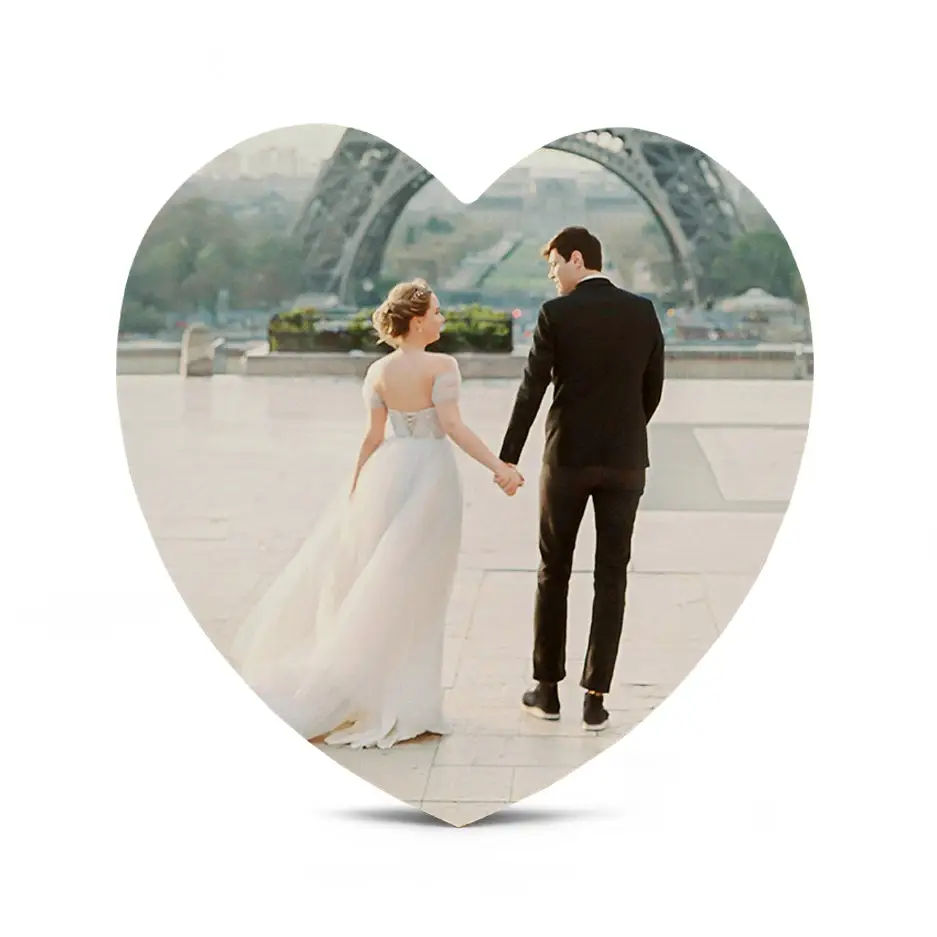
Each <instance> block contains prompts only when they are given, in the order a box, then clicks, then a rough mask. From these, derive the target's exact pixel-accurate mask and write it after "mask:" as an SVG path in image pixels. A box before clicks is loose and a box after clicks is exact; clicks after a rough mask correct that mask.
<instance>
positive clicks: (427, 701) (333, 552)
mask: <svg viewBox="0 0 937 937" xmlns="http://www.w3.org/2000/svg"><path fill="white" fill-rule="evenodd" d="M461 536H462V486H461V480H460V476H459V471H458V466H457V464H456V461H455V456H454V452H453V449H452V446H451V444H450V442H449V440H448V439H414V438H409V437H403V438H398V437H390V438H389V439H387V440H386V441H385V442H384V443H383V444H382V445H381V447H380V448H379V449H378V450H377V452H375V453H374V455H372V456H371V458H370V459H369V460H368V461H367V463H366V464H365V466H364V468H363V469H362V471H361V474H360V476H359V479H358V485H357V488H356V490H355V493H354V495H353V496H352V497H351V498H350V499H349V497H348V494H347V489H345V490H344V491H343V492H340V493H339V494H338V496H337V497H336V499H335V502H334V503H333V504H332V506H331V507H330V509H329V510H328V512H327V513H326V515H325V516H324V517H322V518H321V519H320V520H319V522H318V523H317V524H316V526H315V528H314V529H313V531H312V533H311V534H310V536H309V538H308V539H307V540H306V541H305V542H304V544H303V545H302V547H301V548H300V550H299V552H298V553H297V554H296V555H295V556H294V557H293V559H292V560H291V561H290V563H289V564H288V565H287V566H286V568H285V569H284V570H283V572H282V573H281V574H280V576H279V577H278V579H277V580H276V581H275V582H274V583H273V585H272V586H271V588H270V589H269V591H268V592H267V593H266V594H265V595H264V597H263V598H262V599H261V601H260V602H259V603H258V605H257V606H256V607H255V608H254V609H253V611H252V612H251V613H250V615H249V616H248V618H247V619H246V620H245V622H244V624H243V625H242V626H241V628H240V629H239V631H238V632H237V634H236V635H235V640H234V643H233V646H232V649H231V653H230V655H229V657H230V659H231V662H232V664H233V665H234V666H235V668H236V669H237V670H238V672H239V673H240V674H241V676H242V677H243V678H244V679H245V680H246V681H247V683H248V684H249V685H250V686H251V687H252V688H253V689H254V690H255V692H256V693H257V694H258V695H259V696H260V697H261V699H263V700H264V701H265V702H266V703H267V705H268V706H270V708H271V709H273V711H274V712H276V713H278V714H279V715H280V716H281V717H282V718H283V719H284V721H286V722H287V723H288V724H289V725H290V726H292V727H293V728H294V729H295V730H296V731H297V732H299V733H301V734H302V735H303V737H304V738H315V737H318V736H322V735H325V734H327V733H329V734H328V735H327V737H326V742H328V743H329V744H332V745H350V746H353V747H356V748H360V747H367V746H378V747H380V748H389V747H390V746H391V745H393V744H395V743H396V742H400V741H404V740H406V739H409V738H414V737H416V736H418V735H421V734H423V733H424V732H434V733H440V734H446V733H448V732H449V731H450V726H449V723H448V722H447V720H446V719H445V717H444V715H443V709H442V679H441V678H442V650H443V635H444V632H445V620H446V608H447V606H448V604H449V598H450V595H451V592H452V585H453V581H454V578H455V572H456V567H457V563H458V555H459V546H460V542H461ZM339 727H342V728H339Z"/></svg>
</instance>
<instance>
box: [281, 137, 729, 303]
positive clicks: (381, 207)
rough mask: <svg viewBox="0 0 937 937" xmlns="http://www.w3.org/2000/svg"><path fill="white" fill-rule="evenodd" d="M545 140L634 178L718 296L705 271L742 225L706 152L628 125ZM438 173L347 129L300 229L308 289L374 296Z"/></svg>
mask: <svg viewBox="0 0 937 937" xmlns="http://www.w3.org/2000/svg"><path fill="white" fill-rule="evenodd" d="M546 149H552V150H559V151H562V152H565V153H573V154H575V155H577V156H582V157H584V158H586V159H589V160H592V161H593V162H595V163H598V164H599V165H600V166H602V167H604V168H605V169H607V170H608V171H609V172H611V173H614V174H615V175H616V176H617V177H618V178H619V179H621V180H622V181H623V182H625V183H626V184H627V185H629V186H630V187H631V188H632V189H633V190H634V191H635V192H636V193H637V194H638V195H639V196H640V197H641V198H642V199H643V201H644V202H645V204H646V205H647V206H648V207H649V208H650V210H651V212H652V213H653V215H654V217H655V218H656V219H657V222H658V223H659V224H660V227H661V230H662V231H663V233H664V236H665V238H666V240H667V243H668V245H669V247H670V251H671V254H672V256H673V261H674V264H675V266H676V269H677V270H678V280H679V281H682V282H683V284H684V286H685V288H686V289H687V291H688V292H689V293H690V294H691V295H692V296H693V297H694V298H695V299H696V300H697V301H700V300H705V299H707V298H709V297H710V296H711V290H710V284H709V277H708V275H707V271H709V270H710V269H711V267H712V263H713V261H714V260H715V258H716V257H718V256H719V255H720V254H722V253H724V252H725V251H726V249H727V248H728V247H729V244H730V243H731V241H732V240H733V238H735V237H736V236H737V235H739V234H741V233H742V231H743V226H742V222H741V220H740V218H739V215H738V211H737V210H736V206H735V204H734V202H733V200H732V198H731V196H730V195H729V192H728V191H727V189H726V187H725V185H724V184H723V181H722V178H721V176H720V173H719V169H718V167H717V166H716V165H715V163H714V162H713V161H712V160H711V159H709V157H707V156H706V155H705V154H703V153H701V152H700V151H699V150H696V149H694V148H693V147H691V146H688V145H687V144H685V143H681V142H679V141H677V140H672V139H670V138H669V137H665V136H662V135H661V134H656V133H650V132H648V131H644V130H631V129H628V128H623V127H612V128H607V129H600V130H591V131H587V132H584V133H577V134H573V135H572V136H568V137H562V138H560V139H559V140H554V141H553V142H552V143H549V144H547V146H546ZM432 178H433V176H432V175H431V174H430V173H429V172H427V171H426V170H425V169H424V168H423V167H422V166H420V165H419V163H416V162H415V161H414V160H412V159H410V157H409V156H407V155H406V154H405V153H402V152H401V151H400V150H398V149H397V148H396V147H394V146H392V145H391V144H389V143H386V142H385V141H384V140H381V139H379V138H378V137H374V136H372V135H370V134H368V133H364V132H363V131H360V130H354V129H348V130H346V131H345V133H344V135H343V136H342V138H341V140H340V142H339V144H338V146H337V147H336V149H335V152H334V153H333V154H332V156H331V158H330V159H329V160H328V162H327V163H326V164H325V165H324V166H323V168H322V170H321V171H320V173H319V176H318V178H317V179H316V182H315V185H314V187H313V190H312V192H311V193H310V196H309V198H308V199H307V201H306V204H305V205H304V207H303V210H302V213H301V216H300V219H299V221H298V223H297V225H296V229H295V232H294V233H295V236H297V237H299V238H301V240H302V244H303V250H304V254H305V257H306V268H305V274H306V289H307V290H309V291H310V292H316V293H324V294H332V295H335V296H337V298H338V301H339V302H340V303H343V304H348V305H351V304H354V303H356V302H358V301H360V300H365V301H368V300H371V299H373V298H374V297H373V290H374V289H375V288H376V286H377V284H378V283H379V281H380V273H381V264H382V261H383V257H384V249H385V246H386V244H387V240H388V238H389V237H390V234H391V231H392V230H393V227H394V225H395V224H396V222H397V219H398V218H399V217H400V215H401V214H402V213H403V210H404V209H405V208H406V206H407V203H408V202H409V201H410V199H412V198H413V196H414V195H416V193H417V192H419V190H420V189H421V188H422V187H423V186H424V185H426V183H427V182H429V181H430V180H431V179H432ZM570 223H575V220H574V219H571V222H570Z"/></svg>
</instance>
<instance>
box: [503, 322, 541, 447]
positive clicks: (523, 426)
mask: <svg viewBox="0 0 937 937" xmlns="http://www.w3.org/2000/svg"><path fill="white" fill-rule="evenodd" d="M553 356H554V346H553V330H552V327H551V326H550V320H549V318H548V316H547V312H546V308H545V307H543V306H541V307H540V315H539V317H538V318H537V327H536V329H535V330H534V340H533V347H532V348H531V349H530V354H529V355H528V356H527V367H526V368H525V369H524V377H523V379H522V380H521V386H520V388H519V390H518V391H517V397H516V398H515V400H514V411H513V412H512V413H511V420H510V422H509V423H508V428H507V430H506V431H505V434H504V442H503V443H502V444H501V460H502V461H503V462H507V463H508V464H509V465H517V463H518V462H519V461H520V458H521V452H523V450H524V444H525V443H526V442H527V436H528V434H529V433H530V427H531V426H532V425H533V422H534V420H535V419H536V418H537V411H538V410H539V409H540V403H541V401H542V400H543V395H544V394H545V393H546V390H547V387H548V386H549V384H550V381H551V380H552V379H553Z"/></svg>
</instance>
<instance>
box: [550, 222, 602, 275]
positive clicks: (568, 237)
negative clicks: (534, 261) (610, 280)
mask: <svg viewBox="0 0 937 937" xmlns="http://www.w3.org/2000/svg"><path fill="white" fill-rule="evenodd" d="M553 250H555V251H556V252H557V253H558V254H559V255H560V256H561V257H562V258H563V260H569V258H570V257H572V256H573V251H579V253H580V254H582V262H583V263H584V264H585V265H586V267H587V268H588V269H589V270H601V269H602V242H601V241H600V240H599V239H598V238H597V237H596V236H595V235H594V234H593V233H592V232H591V231H589V230H588V229H587V228H582V227H579V226H577V225H573V226H571V227H569V228H563V230H562V231H560V232H559V234H555V235H554V236H553V238H552V239H551V241H550V243H549V244H547V246H546V247H544V249H543V256H544V257H549V256H550V251H553Z"/></svg>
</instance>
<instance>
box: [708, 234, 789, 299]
mask: <svg viewBox="0 0 937 937" xmlns="http://www.w3.org/2000/svg"><path fill="white" fill-rule="evenodd" d="M799 281H800V274H799V272H798V270H797V264H796V263H794V255H793V254H792V253H791V249H790V248H789V247H788V244H787V241H786V240H785V239H784V237H783V235H782V234H781V233H780V232H778V231H769V230H762V231H752V232H750V233H748V234H743V235H741V236H739V237H737V238H736V239H735V240H734V241H733V242H732V246H731V247H730V248H729V250H728V251H727V252H726V253H725V254H723V255H722V256H721V257H717V258H716V260H715V261H714V262H713V265H712V285H713V289H714V291H715V292H716V293H717V294H718V295H721V296H735V295H737V294H739V293H744V292H745V291H746V290H750V289H752V288H753V287H760V288H761V289H763V290H767V292H769V293H772V294H773V295H775V296H785V297H789V298H792V299H796V298H797V297H796V295H795V294H796V293H797V292H798V291H799V292H801V293H802V292H803V285H802V284H801V285H800V286H798V284H799Z"/></svg>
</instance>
